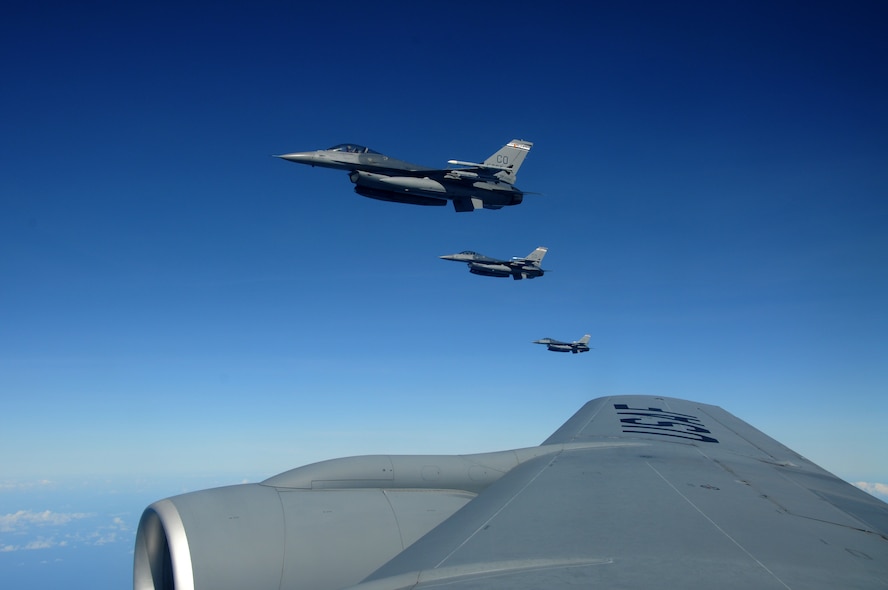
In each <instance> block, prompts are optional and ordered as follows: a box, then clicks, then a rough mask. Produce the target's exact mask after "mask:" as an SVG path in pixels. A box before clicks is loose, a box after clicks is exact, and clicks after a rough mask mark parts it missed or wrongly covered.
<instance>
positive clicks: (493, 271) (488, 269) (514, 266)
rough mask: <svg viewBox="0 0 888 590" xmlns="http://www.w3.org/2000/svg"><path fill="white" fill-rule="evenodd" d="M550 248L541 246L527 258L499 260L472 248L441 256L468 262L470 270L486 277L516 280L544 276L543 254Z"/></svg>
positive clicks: (455, 260) (515, 257) (516, 257)
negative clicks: (541, 264) (541, 266)
mask: <svg viewBox="0 0 888 590" xmlns="http://www.w3.org/2000/svg"><path fill="white" fill-rule="evenodd" d="M547 251H548V248H543V247H542V246H540V247H539V248H537V249H536V250H534V251H533V252H531V253H530V254H528V255H527V257H526V258H520V257H518V256H513V257H512V259H511V260H499V259H498V258H490V257H488V256H485V255H483V254H478V253H477V252H472V251H471V250H464V251H462V252H460V253H459V254H448V255H447V256H441V257H440V258H442V259H444V260H453V261H454V262H466V263H468V265H469V272H470V273H472V274H475V275H482V276H485V277H508V276H511V277H512V278H513V279H515V280H516V281H520V280H521V279H533V278H536V277H541V276H543V273H544V272H546V271H545V270H543V269H542V268H540V263H541V262H542V261H543V256H545V255H546V252H547Z"/></svg>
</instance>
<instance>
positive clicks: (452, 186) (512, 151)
mask: <svg viewBox="0 0 888 590" xmlns="http://www.w3.org/2000/svg"><path fill="white" fill-rule="evenodd" d="M531 146H533V143H531V142H529V141H523V140H520V139H513V140H512V141H510V142H509V143H507V144H506V145H505V146H503V147H502V149H500V150H499V151H498V152H496V153H495V154H493V155H492V156H490V157H489V158H487V159H486V160H484V162H483V163H481V164H477V163H474V162H463V161H461V160H449V161H448V162H447V163H448V164H451V165H454V166H462V167H461V168H446V169H439V168H427V167H425V166H419V165H417V164H411V163H410V162H404V161H402V160H396V159H394V158H389V157H388V156H385V155H383V154H380V153H379V152H377V151H374V150H371V149H370V148H367V147H364V146H361V145H357V144H353V143H343V144H340V145H336V146H333V147H331V148H329V149H326V150H317V151H314V152H294V153H292V154H284V155H281V156H277V157H278V158H282V159H284V160H289V161H290V162H296V163H299V164H308V165H309V166H321V167H324V168H337V169H339V170H348V171H349V172H350V174H349V175H348V177H349V179H350V180H351V181H352V182H353V183H355V192H356V193H358V194H359V195H362V196H364V197H370V198H371V199H379V200H380V201H394V202H396V203H408V204H411V205H432V206H443V205H446V204H447V201H453V208H454V209H455V210H456V211H457V212H460V211H474V210H475V209H479V208H484V209H502V208H503V207H506V206H508V205H518V204H520V203H521V201H522V200H523V199H524V195H525V193H524V192H523V191H521V190H519V189H518V188H517V187H516V186H515V175H516V174H518V168H520V167H521V163H522V162H524V158H525V156H527V152H529V151H530V148H531Z"/></svg>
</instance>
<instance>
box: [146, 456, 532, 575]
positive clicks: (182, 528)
mask: <svg viewBox="0 0 888 590" xmlns="http://www.w3.org/2000/svg"><path fill="white" fill-rule="evenodd" d="M545 452H547V451H546V449H545V447H533V448H531V449H519V450H516V451H505V452H501V453H485V454H481V455H464V456H448V455H434V456H412V455H402V456H388V455H385V456H383V455H374V456H367V457H348V458H344V459H335V460H332V461H324V462H321V463H315V464H313V465H308V466H305V467H300V468H297V469H293V470H291V471H287V472H285V473H282V474H280V475H277V476H274V477H272V478H269V479H267V480H265V481H264V482H262V483H258V484H242V485H236V486H228V487H222V488H215V489H209V490H203V491H199V492H192V493H188V494H182V495H180V496H174V497H172V498H167V499H165V500H160V501H158V502H155V503H153V504H151V505H150V506H149V507H148V508H147V509H146V510H145V511H144V513H143V514H142V518H141V521H140V522H139V529H138V532H137V533H136V546H135V555H134V568H133V588H134V590H235V589H237V590H242V589H243V588H251V589H253V590H266V589H267V590H279V589H280V588H288V589H294V590H298V589H302V588H305V589H309V588H311V589H313V590H334V589H336V588H342V587H347V586H351V585H354V584H357V583H359V582H360V581H361V580H363V579H364V578H365V577H367V576H368V575H369V574H371V573H372V572H373V571H375V570H376V569H378V568H379V567H381V566H382V565H383V564H384V563H386V562H387V561H388V560H390V559H391V558H393V557H394V556H396V555H397V554H398V553H400V552H401V551H403V550H404V549H405V548H406V547H408V546H409V545H411V544H412V543H413V542H414V541H416V540H418V539H419V538H420V537H422V536H423V535H425V534H426V533H427V532H429V531H430V530H432V529H433V528H435V527H436V526H438V525H439V524H440V523H441V522H443V521H444V520H445V519H447V518H449V517H450V516H451V515H452V514H454V513H455V512H456V511H457V510H459V509H460V508H462V507H463V506H464V505H465V504H466V503H468V502H469V501H471V500H472V499H473V498H474V497H475V496H476V495H477V494H478V493H479V492H480V491H482V490H483V489H484V488H486V487H487V486H488V485H490V484H491V483H492V482H494V481H496V480H497V479H499V477H501V476H502V475H503V474H504V473H505V472H507V471H508V470H510V469H511V468H512V467H514V466H515V465H517V464H519V463H520V462H522V461H523V460H526V459H528V458H532V457H534V456H537V455H539V454H541V453H545Z"/></svg>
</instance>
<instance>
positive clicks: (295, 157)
mask: <svg viewBox="0 0 888 590" xmlns="http://www.w3.org/2000/svg"><path fill="white" fill-rule="evenodd" d="M275 158H280V159H281V160H288V161H290V162H297V163H302V164H311V163H312V162H313V161H314V159H315V153H314V152H293V153H292V154H282V155H280V156H277V155H276V156H275Z"/></svg>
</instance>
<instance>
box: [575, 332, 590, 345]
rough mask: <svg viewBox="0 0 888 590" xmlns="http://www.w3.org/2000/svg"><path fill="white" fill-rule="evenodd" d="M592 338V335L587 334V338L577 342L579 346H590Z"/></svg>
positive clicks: (584, 337)
mask: <svg viewBox="0 0 888 590" xmlns="http://www.w3.org/2000/svg"><path fill="white" fill-rule="evenodd" d="M590 338H592V336H591V335H590V334H586V335H585V336H583V337H582V338H580V339H579V340H577V344H589V339H590Z"/></svg>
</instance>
